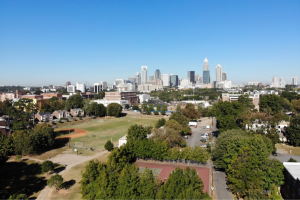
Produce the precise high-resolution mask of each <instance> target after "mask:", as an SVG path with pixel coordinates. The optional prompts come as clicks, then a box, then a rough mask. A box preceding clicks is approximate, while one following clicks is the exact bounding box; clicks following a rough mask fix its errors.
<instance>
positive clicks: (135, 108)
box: [132, 105, 140, 110]
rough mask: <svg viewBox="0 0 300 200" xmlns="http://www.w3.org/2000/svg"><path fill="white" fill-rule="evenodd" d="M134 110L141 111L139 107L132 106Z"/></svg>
mask: <svg viewBox="0 0 300 200" xmlns="http://www.w3.org/2000/svg"><path fill="white" fill-rule="evenodd" d="M132 110H140V109H139V106H138V105H134V106H132Z"/></svg>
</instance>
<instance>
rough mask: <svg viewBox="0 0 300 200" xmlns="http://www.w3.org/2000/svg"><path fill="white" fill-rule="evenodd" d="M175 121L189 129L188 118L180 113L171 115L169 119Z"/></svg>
mask: <svg viewBox="0 0 300 200" xmlns="http://www.w3.org/2000/svg"><path fill="white" fill-rule="evenodd" d="M171 119H174V120H175V121H177V122H178V123H179V124H180V125H181V126H182V127H188V124H189V120H188V118H186V117H185V116H184V115H182V114H180V113H177V112H176V113H173V114H172V115H171V117H170V118H169V120H171Z"/></svg>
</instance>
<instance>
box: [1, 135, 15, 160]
mask: <svg viewBox="0 0 300 200" xmlns="http://www.w3.org/2000/svg"><path fill="white" fill-rule="evenodd" d="M13 153H14V137H13V135H9V136H8V137H5V136H4V135H3V134H2V133H1V134H0V161H1V160H2V161H6V160H7V159H8V156H10V155H12V154H13Z"/></svg>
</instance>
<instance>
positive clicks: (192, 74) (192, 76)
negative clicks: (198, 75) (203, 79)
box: [187, 71, 195, 84]
mask: <svg viewBox="0 0 300 200" xmlns="http://www.w3.org/2000/svg"><path fill="white" fill-rule="evenodd" d="M187 78H188V79H189V80H190V82H191V83H193V84H194V83H195V71H188V72H187Z"/></svg>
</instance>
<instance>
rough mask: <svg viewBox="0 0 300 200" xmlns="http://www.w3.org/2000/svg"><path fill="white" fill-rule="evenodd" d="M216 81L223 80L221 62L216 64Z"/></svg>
mask: <svg viewBox="0 0 300 200" xmlns="http://www.w3.org/2000/svg"><path fill="white" fill-rule="evenodd" d="M216 81H217V82H220V81H222V66H221V65H220V64H219V65H217V66H216Z"/></svg>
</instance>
